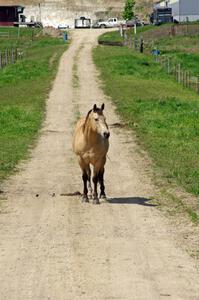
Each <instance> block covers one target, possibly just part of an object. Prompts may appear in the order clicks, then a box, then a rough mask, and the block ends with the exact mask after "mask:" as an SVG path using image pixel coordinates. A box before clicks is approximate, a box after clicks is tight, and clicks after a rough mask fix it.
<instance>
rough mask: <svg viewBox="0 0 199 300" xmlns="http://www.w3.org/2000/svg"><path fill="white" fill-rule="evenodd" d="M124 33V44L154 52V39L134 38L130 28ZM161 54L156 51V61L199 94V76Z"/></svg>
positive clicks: (139, 49) (142, 50) (181, 82)
mask: <svg viewBox="0 0 199 300" xmlns="http://www.w3.org/2000/svg"><path fill="white" fill-rule="evenodd" d="M122 34H123V45H124V46H127V47H129V48H132V45H133V46H134V49H135V50H136V51H139V52H140V53H143V52H144V49H145V48H147V49H150V51H151V52H152V50H153V48H154V41H147V42H145V41H144V40H143V38H142V37H139V38H138V37H137V36H135V37H134V38H133V32H132V30H130V29H124V30H123V32H122ZM156 51H158V50H156ZM159 54H160V53H157V52H156V55H154V59H155V61H156V62H157V63H160V65H161V66H162V68H163V69H164V70H165V71H166V72H167V73H168V74H170V75H172V76H173V77H174V79H175V80H176V81H177V82H178V83H179V84H182V85H183V86H184V87H186V88H190V89H192V90H194V91H196V92H197V93H198V94H199V76H193V75H191V72H190V71H187V70H185V68H183V65H182V64H180V63H177V62H172V60H171V58H170V57H166V56H164V57H162V56H161V55H159Z"/></svg>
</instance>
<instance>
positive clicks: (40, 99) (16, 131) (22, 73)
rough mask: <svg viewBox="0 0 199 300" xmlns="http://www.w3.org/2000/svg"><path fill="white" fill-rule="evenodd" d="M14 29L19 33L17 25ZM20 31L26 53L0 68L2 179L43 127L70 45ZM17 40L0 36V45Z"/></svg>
mask: <svg viewBox="0 0 199 300" xmlns="http://www.w3.org/2000/svg"><path fill="white" fill-rule="evenodd" d="M1 30H2V29H0V31H1ZM4 30H5V29H4ZM12 30H13V35H14V34H16V30H17V29H15V28H13V29H12ZM22 34H23V35H22ZM21 35H22V36H21V39H22V40H21V44H20V46H21V47H22V48H23V47H25V48H23V49H25V52H26V54H25V57H24V58H23V59H22V60H20V61H18V62H17V63H16V64H14V65H8V66H7V67H6V68H4V69H3V70H0V90H1V93H0V181H2V180H3V179H4V178H6V177H7V176H8V175H9V174H10V173H11V172H13V171H14V170H15V167H16V165H17V163H18V162H19V161H20V160H21V159H25V158H26V157H27V156H28V150H29V148H30V146H32V145H33V144H34V141H35V140H36V137H37V135H38V130H39V129H40V127H41V123H42V120H43V117H44V113H45V100H46V98H47V96H48V92H49V89H50V87H51V84H52V80H53V78H54V77H55V74H56V70H57V66H58V61H59V58H60V56H61V54H62V53H63V51H64V50H65V49H66V47H67V45H66V44H65V43H64V42H63V41H62V40H61V39H57V38H51V37H40V38H35V39H34V40H33V41H32V40H31V32H30V29H23V30H22V32H21ZM18 43H20V42H19V40H18V39H16V36H15V37H14V38H9V39H8V38H2V37H1V46H0V48H1V49H2V48H3V47H4V46H6V47H7V46H8V45H9V46H10V47H12V46H15V45H16V44H18Z"/></svg>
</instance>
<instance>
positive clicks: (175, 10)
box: [155, 0, 199, 22]
mask: <svg viewBox="0 0 199 300" xmlns="http://www.w3.org/2000/svg"><path fill="white" fill-rule="evenodd" d="M155 7H156V8H161V7H170V8H172V15H173V18H174V20H177V21H179V22H185V21H199V0H164V1H160V2H158V3H157V4H156V5H155Z"/></svg>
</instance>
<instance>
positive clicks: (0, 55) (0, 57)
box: [0, 51, 2, 69]
mask: <svg viewBox="0 0 199 300" xmlns="http://www.w3.org/2000/svg"><path fill="white" fill-rule="evenodd" d="M0 69H2V52H1V51H0Z"/></svg>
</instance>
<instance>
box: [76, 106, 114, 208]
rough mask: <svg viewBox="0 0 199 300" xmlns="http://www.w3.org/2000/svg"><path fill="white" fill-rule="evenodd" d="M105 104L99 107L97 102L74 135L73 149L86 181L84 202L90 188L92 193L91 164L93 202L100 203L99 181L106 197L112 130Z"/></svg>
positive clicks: (80, 121)
mask: <svg viewBox="0 0 199 300" xmlns="http://www.w3.org/2000/svg"><path fill="white" fill-rule="evenodd" d="M103 110H104V104H102V106H101V108H98V107H97V105H96V104H95V105H94V106H93V109H91V110H90V111H89V112H88V114H87V116H86V118H82V119H80V120H79V121H78V122H77V125H76V128H75V132H74V137H73V151H74V152H75V154H76V155H77V157H78V162H79V165H80V168H81V170H82V179H83V183H84V190H83V198H82V201H83V202H89V200H88V188H87V182H88V183H89V192H90V193H91V194H92V189H91V169H90V164H91V165H93V184H94V193H93V203H94V204H99V198H98V194H97V183H98V182H99V184H100V189H101V193H100V198H104V199H106V194H105V186H104V165H105V163H106V154H107V152H108V148H109V136H110V132H109V129H108V125H107V124H106V119H105V117H104V115H103Z"/></svg>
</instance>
